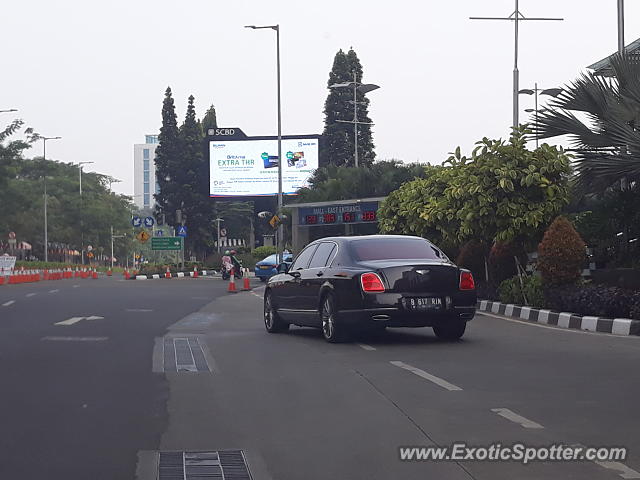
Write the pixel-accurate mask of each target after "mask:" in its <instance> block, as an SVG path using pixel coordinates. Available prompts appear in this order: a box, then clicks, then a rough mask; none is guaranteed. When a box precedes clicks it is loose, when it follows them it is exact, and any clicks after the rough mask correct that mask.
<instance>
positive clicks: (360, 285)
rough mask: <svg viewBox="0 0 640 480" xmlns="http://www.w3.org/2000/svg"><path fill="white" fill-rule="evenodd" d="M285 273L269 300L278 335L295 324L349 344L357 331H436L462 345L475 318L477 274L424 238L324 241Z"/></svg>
mask: <svg viewBox="0 0 640 480" xmlns="http://www.w3.org/2000/svg"><path fill="white" fill-rule="evenodd" d="M279 271H280V273H279V274H277V275H275V276H273V277H271V278H270V279H269V282H268V284H267V286H266V289H265V293H264V324H265V327H266V329H267V331H268V332H270V333H276V332H282V331H285V330H287V329H288V328H289V325H291V324H294V325H299V326H309V327H317V328H320V329H322V334H323V335H324V338H325V339H326V340H327V341H329V342H342V341H345V340H346V339H347V338H348V335H349V333H350V332H352V331H354V330H357V329H361V330H364V329H384V328H385V327H433V330H434V332H435V334H436V336H438V337H439V338H442V339H446V340H455V339H459V338H460V337H462V335H463V334H464V331H465V327H466V323H467V322H468V321H469V320H471V319H472V318H473V316H474V314H475V305H476V291H475V284H474V280H473V276H472V275H471V272H470V271H468V270H464V269H461V268H458V267H457V266H456V265H454V264H453V263H452V262H451V260H449V259H448V258H447V256H446V255H445V254H444V253H443V252H442V251H441V250H440V249H439V248H438V247H436V246H435V245H433V244H432V243H431V242H429V241H428V240H425V239H424V238H420V237H410V236H403V235H370V236H359V237H331V238H322V239H320V240H316V241H314V242H312V243H310V244H309V245H308V246H307V247H306V248H305V249H304V250H302V251H301V252H300V254H299V255H298V256H297V257H296V258H295V259H294V261H293V263H292V264H290V266H289V265H285V264H283V265H281V267H280V268H279Z"/></svg>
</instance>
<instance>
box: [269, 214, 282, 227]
mask: <svg viewBox="0 0 640 480" xmlns="http://www.w3.org/2000/svg"><path fill="white" fill-rule="evenodd" d="M279 223H280V217H278V216H277V215H274V216H273V217H271V220H269V225H271V227H272V228H276V227H277V226H278V224H279Z"/></svg>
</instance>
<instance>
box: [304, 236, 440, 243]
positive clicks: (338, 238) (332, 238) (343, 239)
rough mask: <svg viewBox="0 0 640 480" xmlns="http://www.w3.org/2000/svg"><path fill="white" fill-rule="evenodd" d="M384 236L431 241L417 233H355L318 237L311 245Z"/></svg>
mask: <svg viewBox="0 0 640 480" xmlns="http://www.w3.org/2000/svg"><path fill="white" fill-rule="evenodd" d="M384 238H389V239H392V238H407V239H413V240H425V241H429V240H427V239H426V238H423V237H417V236H415V235H353V236H348V237H325V238H318V239H317V240H314V241H313V242H311V243H310V244H309V245H313V244H315V243H320V242H336V243H350V242H354V241H357V240H367V239H372V240H374V239H384Z"/></svg>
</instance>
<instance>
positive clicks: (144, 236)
mask: <svg viewBox="0 0 640 480" xmlns="http://www.w3.org/2000/svg"><path fill="white" fill-rule="evenodd" d="M136 238H137V239H138V240H140V241H141V242H142V243H146V242H147V241H148V240H149V239H150V238H151V235H149V234H148V233H147V231H146V230H142V231H141V232H139V233H138V234H137V235H136Z"/></svg>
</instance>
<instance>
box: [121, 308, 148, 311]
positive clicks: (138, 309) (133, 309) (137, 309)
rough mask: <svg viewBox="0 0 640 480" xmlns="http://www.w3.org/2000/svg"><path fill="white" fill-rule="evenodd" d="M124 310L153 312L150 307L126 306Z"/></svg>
mask: <svg viewBox="0 0 640 480" xmlns="http://www.w3.org/2000/svg"><path fill="white" fill-rule="evenodd" d="M125 312H153V310H152V309H150V308H126V309H125Z"/></svg>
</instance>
